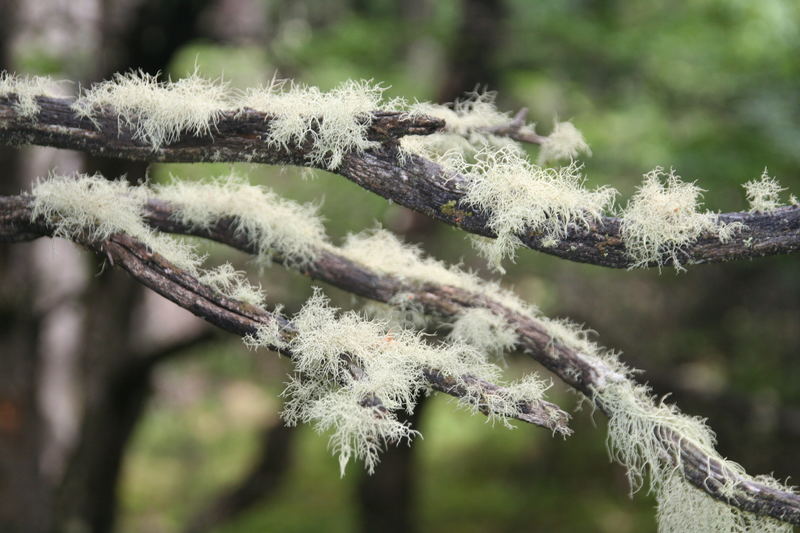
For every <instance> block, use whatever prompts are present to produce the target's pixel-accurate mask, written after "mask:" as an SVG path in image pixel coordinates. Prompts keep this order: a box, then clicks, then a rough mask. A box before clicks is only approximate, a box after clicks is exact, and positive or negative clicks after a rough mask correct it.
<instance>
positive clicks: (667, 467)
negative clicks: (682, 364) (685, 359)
mask: <svg viewBox="0 0 800 533" xmlns="http://www.w3.org/2000/svg"><path fill="white" fill-rule="evenodd" d="M595 401H597V402H599V403H600V404H601V405H602V406H603V409H604V410H605V411H606V412H607V413H608V415H609V427H608V432H609V433H608V435H609V436H608V443H609V450H610V453H611V455H612V457H613V458H614V459H616V460H617V461H619V462H620V463H621V464H623V465H625V467H626V468H627V475H628V480H629V482H630V486H631V492H632V493H633V492H636V491H638V490H639V489H641V488H642V487H643V486H644V484H645V478H646V476H649V490H650V491H651V492H653V493H655V496H656V501H657V502H658V515H657V517H658V524H659V531H664V532H675V533H677V532H683V531H703V532H709V533H711V532H717V531H726V532H734V533H750V532H753V533H754V532H761V531H767V532H776V533H778V532H781V533H790V532H791V531H792V526H791V525H789V524H785V523H780V522H778V521H776V520H773V519H770V518H766V517H759V516H756V515H753V514H750V513H747V512H745V511H742V510H740V509H738V508H736V507H733V506H732V505H726V504H725V503H723V502H719V501H716V500H714V499H712V498H711V497H710V496H709V495H708V494H706V493H704V492H701V491H700V490H699V489H697V488H696V487H694V486H692V485H690V484H689V483H688V482H687V481H686V479H684V478H683V477H682V476H681V475H680V471H681V464H682V458H681V449H682V447H684V446H688V445H693V446H695V447H696V448H697V449H699V450H700V451H701V452H702V453H703V454H705V455H706V456H708V457H710V458H711V460H713V461H714V462H715V463H716V466H715V468H716V470H717V472H718V473H721V474H722V475H723V476H724V477H725V478H726V479H727V480H728V483H727V484H726V485H725V486H723V487H722V488H721V492H722V493H723V494H727V495H729V497H735V496H736V495H737V492H738V490H739V489H738V487H739V486H740V485H741V484H742V483H746V482H750V481H758V482H760V483H766V484H767V485H769V486H772V487H776V488H780V490H784V491H791V489H790V488H788V487H784V486H781V485H780V484H779V483H778V482H777V481H775V480H774V479H772V478H769V477H768V476H760V477H759V478H752V477H750V476H748V475H747V474H746V473H745V471H744V469H743V468H742V467H741V466H740V465H738V464H736V463H733V462H731V461H728V460H726V459H724V458H723V457H721V456H720V455H719V453H717V452H716V450H715V449H714V445H715V443H716V439H715V437H714V434H713V433H712V432H711V430H710V429H709V428H708V427H707V426H706V425H705V421H704V420H702V419H699V418H695V417H690V416H686V415H684V414H682V413H680V412H679V411H678V410H677V408H675V406H673V405H668V404H666V403H664V402H663V401H662V402H659V403H656V402H655V401H654V399H653V398H652V395H651V393H650V391H649V389H647V387H645V386H642V385H633V384H632V383H631V382H630V381H620V382H617V383H613V384H609V385H608V386H606V387H604V388H603V389H602V390H598V391H597V392H596V396H595ZM704 467H705V468H707V469H708V475H709V476H710V475H711V473H712V471H711V468H712V466H711V464H708V465H700V468H704Z"/></svg>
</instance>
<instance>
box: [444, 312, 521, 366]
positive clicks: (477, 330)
mask: <svg viewBox="0 0 800 533" xmlns="http://www.w3.org/2000/svg"><path fill="white" fill-rule="evenodd" d="M448 337H449V338H451V339H453V340H455V341H460V342H463V343H466V344H469V345H470V346H473V347H475V348H476V349H477V350H479V351H481V352H484V353H486V354H489V355H492V356H494V357H497V358H500V359H502V357H503V354H504V353H506V352H508V351H510V350H512V349H513V348H514V346H515V345H516V344H517V334H516V333H515V332H514V330H513V329H511V327H510V326H509V325H508V322H507V321H506V320H505V319H503V318H502V317H500V316H498V315H496V314H495V313H493V312H492V311H490V310H489V309H485V308H482V307H472V308H469V309H465V310H464V311H463V312H462V313H460V314H459V315H458V316H457V317H456V320H455V322H453V326H452V329H451V330H450V333H449V334H448Z"/></svg>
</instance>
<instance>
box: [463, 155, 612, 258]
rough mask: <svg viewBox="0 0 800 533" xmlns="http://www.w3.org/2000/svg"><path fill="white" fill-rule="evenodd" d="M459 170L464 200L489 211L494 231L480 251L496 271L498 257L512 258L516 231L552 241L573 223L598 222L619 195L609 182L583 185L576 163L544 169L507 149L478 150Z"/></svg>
mask: <svg viewBox="0 0 800 533" xmlns="http://www.w3.org/2000/svg"><path fill="white" fill-rule="evenodd" d="M462 173H464V174H467V176H468V178H469V179H468V181H467V184H466V195H465V200H466V202H467V203H469V204H470V205H473V206H474V207H476V208H478V209H481V210H483V211H485V212H486V213H487V214H488V215H489V220H488V227H489V228H490V229H491V230H492V231H493V232H494V233H495V234H496V235H497V238H496V239H494V240H493V241H489V242H488V243H487V244H486V245H483V246H479V247H478V251H479V252H481V253H482V254H483V255H485V256H486V258H487V259H488V261H489V264H490V266H492V267H493V268H494V269H496V270H498V271H500V272H503V271H504V269H503V267H502V260H503V259H504V258H505V257H510V258H512V259H513V258H514V255H515V250H516V248H517V247H518V246H519V245H520V244H521V243H520V240H519V238H518V237H517V234H519V233H521V232H525V233H526V234H528V235H531V234H539V235H541V239H542V240H544V241H545V242H546V243H547V244H549V245H552V244H553V242H554V241H558V240H560V239H562V238H564V237H566V235H567V233H568V230H569V229H570V228H571V227H584V228H585V227H588V226H589V225H590V224H591V223H592V222H594V221H596V220H597V219H598V218H599V217H600V216H602V214H603V212H604V211H606V210H608V209H610V208H611V206H612V204H613V202H614V197H615V196H616V194H617V192H616V191H615V190H614V189H612V188H609V187H600V188H598V189H594V190H589V189H586V188H585V187H584V186H583V181H584V178H583V176H582V175H581V172H580V167H579V166H578V165H576V164H575V163H572V164H570V165H568V166H564V167H559V168H543V167H539V166H537V165H534V164H532V163H530V162H529V161H528V160H527V159H526V158H524V157H522V156H520V155H519V154H518V153H517V152H516V151H512V150H505V149H499V150H484V151H481V152H479V153H478V154H476V156H475V163H472V164H466V163H465V164H464V167H463V169H462ZM480 242H482V241H478V244H479V243H480Z"/></svg>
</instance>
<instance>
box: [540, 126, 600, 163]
mask: <svg viewBox="0 0 800 533" xmlns="http://www.w3.org/2000/svg"><path fill="white" fill-rule="evenodd" d="M580 154H586V155H592V151H591V150H590V149H589V145H588V144H586V139H584V138H583V134H582V133H581V132H580V130H578V128H576V127H575V125H574V124H573V123H572V122H556V123H555V126H554V127H553V131H552V133H550V135H548V136H547V137H545V140H544V142H542V145H541V148H540V149H539V159H538V161H537V162H538V163H539V164H540V165H546V164H548V163H552V162H554V161H572V160H574V159H576V158H577V157H578V156H579V155H580Z"/></svg>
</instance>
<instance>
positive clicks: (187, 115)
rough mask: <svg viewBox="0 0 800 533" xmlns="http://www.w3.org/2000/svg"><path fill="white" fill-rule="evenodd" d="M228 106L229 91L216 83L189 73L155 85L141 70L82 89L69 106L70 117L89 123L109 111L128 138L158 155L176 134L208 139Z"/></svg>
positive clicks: (195, 73)
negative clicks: (129, 132)
mask: <svg viewBox="0 0 800 533" xmlns="http://www.w3.org/2000/svg"><path fill="white" fill-rule="evenodd" d="M230 107H231V100H230V95H229V91H228V89H227V87H226V85H225V84H224V83H222V82H219V81H213V80H207V79H204V78H202V77H200V76H199V75H198V73H197V71H195V72H194V73H193V74H191V75H190V76H187V77H185V78H181V79H178V80H176V81H171V80H170V81H166V82H164V81H161V80H159V78H158V76H153V75H150V74H147V73H145V72H143V71H134V72H129V73H126V74H115V75H114V77H113V79H111V80H107V81H102V82H100V83H96V84H94V85H92V86H91V87H90V88H88V89H86V90H84V91H83V92H82V94H81V95H80V96H79V97H78V99H77V100H76V101H75V102H74V103H73V104H72V108H73V109H74V110H75V112H76V114H77V115H78V116H81V117H87V118H90V119H94V118H95V117H97V115H98V114H99V113H101V112H103V111H112V112H113V113H115V114H116V115H117V120H118V122H119V123H120V124H125V125H126V126H127V127H129V128H131V129H132V131H133V136H134V137H135V138H137V139H141V140H142V141H144V142H146V143H148V144H150V145H151V146H152V148H153V150H158V149H159V148H161V147H162V146H164V145H165V144H169V143H172V142H174V141H176V140H177V139H178V138H179V137H180V135H181V133H183V132H189V133H191V134H193V135H196V136H200V135H208V134H210V133H211V131H212V129H213V127H214V125H215V124H216V122H217V121H218V120H219V118H220V116H221V114H222V112H223V111H224V110H226V109H229V108H230Z"/></svg>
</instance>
